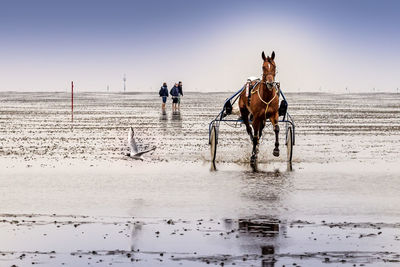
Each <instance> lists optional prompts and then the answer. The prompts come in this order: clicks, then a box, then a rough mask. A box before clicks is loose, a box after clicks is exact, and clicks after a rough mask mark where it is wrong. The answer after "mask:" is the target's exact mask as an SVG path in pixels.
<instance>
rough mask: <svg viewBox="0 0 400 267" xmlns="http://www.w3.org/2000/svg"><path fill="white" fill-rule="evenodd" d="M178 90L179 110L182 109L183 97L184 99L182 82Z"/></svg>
mask: <svg viewBox="0 0 400 267" xmlns="http://www.w3.org/2000/svg"><path fill="white" fill-rule="evenodd" d="M178 89H179V96H178V109H180V108H181V97H183V90H182V82H181V81H179V83H178Z"/></svg>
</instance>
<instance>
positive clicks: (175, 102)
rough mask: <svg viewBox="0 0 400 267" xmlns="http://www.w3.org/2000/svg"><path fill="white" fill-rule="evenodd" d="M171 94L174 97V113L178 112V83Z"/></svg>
mask: <svg viewBox="0 0 400 267" xmlns="http://www.w3.org/2000/svg"><path fill="white" fill-rule="evenodd" d="M169 93H170V94H171V96H172V111H176V110H178V101H179V88H178V83H175V85H174V87H172V89H171V91H170V92H169Z"/></svg>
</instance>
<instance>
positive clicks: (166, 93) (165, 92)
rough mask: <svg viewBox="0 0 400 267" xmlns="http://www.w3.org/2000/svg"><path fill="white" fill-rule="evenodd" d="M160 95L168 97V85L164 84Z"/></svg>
mask: <svg viewBox="0 0 400 267" xmlns="http://www.w3.org/2000/svg"><path fill="white" fill-rule="evenodd" d="M159 94H160V96H166V97H168V88H167V87H166V86H162V87H161V88H160V92H159Z"/></svg>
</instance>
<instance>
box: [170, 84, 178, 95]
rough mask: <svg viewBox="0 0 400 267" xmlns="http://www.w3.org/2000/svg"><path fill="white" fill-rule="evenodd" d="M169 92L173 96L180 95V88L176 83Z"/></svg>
mask: <svg viewBox="0 0 400 267" xmlns="http://www.w3.org/2000/svg"><path fill="white" fill-rule="evenodd" d="M169 93H170V94H171V95H172V96H174V97H177V96H179V88H178V87H176V86H175V85H174V87H172V89H171V91H169Z"/></svg>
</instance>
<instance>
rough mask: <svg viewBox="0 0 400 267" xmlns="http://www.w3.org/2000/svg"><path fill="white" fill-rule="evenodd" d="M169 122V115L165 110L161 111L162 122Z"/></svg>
mask: <svg viewBox="0 0 400 267" xmlns="http://www.w3.org/2000/svg"><path fill="white" fill-rule="evenodd" d="M167 120H168V115H167V112H166V111H165V109H163V110H162V111H161V116H160V121H167Z"/></svg>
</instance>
